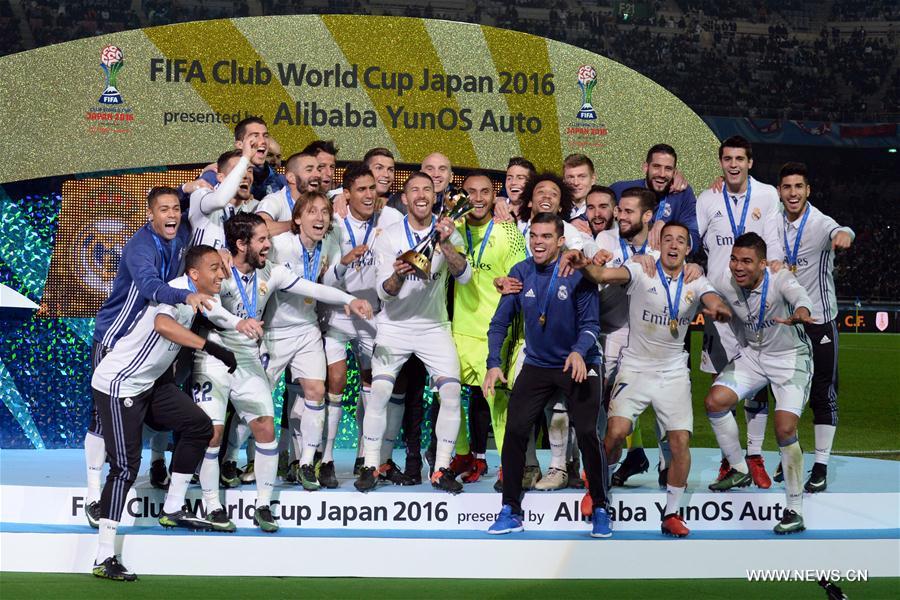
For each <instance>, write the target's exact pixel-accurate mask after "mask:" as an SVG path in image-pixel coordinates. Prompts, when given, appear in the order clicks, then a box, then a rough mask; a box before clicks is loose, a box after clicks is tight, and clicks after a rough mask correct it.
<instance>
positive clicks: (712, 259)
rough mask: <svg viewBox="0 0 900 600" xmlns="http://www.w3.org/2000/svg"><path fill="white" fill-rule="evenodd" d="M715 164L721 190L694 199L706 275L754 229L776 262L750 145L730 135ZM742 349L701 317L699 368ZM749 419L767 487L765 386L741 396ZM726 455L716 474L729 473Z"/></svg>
mask: <svg viewBox="0 0 900 600" xmlns="http://www.w3.org/2000/svg"><path fill="white" fill-rule="evenodd" d="M719 165H720V166H721V168H722V175H723V186H722V188H721V190H719V191H715V190H713V189H708V190H704V191H703V192H702V193H701V194H700V196H699V197H698V198H697V226H698V228H699V232H700V237H701V238H702V240H703V247H704V249H705V250H706V255H707V269H706V271H707V274H708V277H709V280H710V281H712V282H713V283H714V284H715V282H716V281H717V280H719V279H721V278H722V277H727V276H729V270H728V265H729V260H730V255H731V246H732V245H733V244H734V240H735V239H736V238H738V237H739V236H741V235H743V234H744V233H748V232H754V233H756V234H758V235H759V236H760V237H762V239H763V240H764V241H765V242H766V247H767V248H768V256H767V257H766V258H767V259H768V262H769V265H770V266H777V265H778V264H780V261H781V259H782V258H783V256H782V253H781V250H780V248H781V211H780V210H779V201H778V191H777V190H776V189H775V188H774V187H772V186H771V185H767V184H765V183H762V182H760V181H758V180H756V179H754V178H753V177H751V176H750V169H751V168H752V167H753V147H752V145H751V144H750V142H749V141H747V140H746V139H745V138H743V137H741V136H732V137H730V138H728V139H726V140H725V141H723V142H722V143H721V144H720V145H719ZM739 352H740V346H739V344H738V342H737V340H736V339H735V336H734V333H733V332H732V330H731V327H729V326H728V325H723V324H722V323H715V322H704V326H703V354H702V357H701V360H700V369H701V370H703V371H705V372H707V373H721V372H722V369H724V368H725V365H726V364H727V363H728V362H729V361H730V360H732V359H734V357H735V356H736V355H737V354H738V353H739ZM744 400H745V402H744V416H745V418H746V420H747V458H748V460H747V464H749V465H750V474H751V476H752V477H753V482H754V483H755V484H756V485H757V486H758V487H761V488H768V487H770V486H771V485H772V481H771V479H770V478H769V475H768V473H766V467H765V462H764V460H763V456H762V444H763V440H764V439H765V434H766V424H767V422H768V416H769V404H768V390H766V389H761V390H759V391H758V394H757V396H756V397H755V398H752V399H751V398H746V399H744ZM728 469H729V464H728V462H727V459H726V458H725V457H723V458H722V465H721V466H720V468H719V477H720V478H721V477H724V476H725V474H726V473H727V472H728Z"/></svg>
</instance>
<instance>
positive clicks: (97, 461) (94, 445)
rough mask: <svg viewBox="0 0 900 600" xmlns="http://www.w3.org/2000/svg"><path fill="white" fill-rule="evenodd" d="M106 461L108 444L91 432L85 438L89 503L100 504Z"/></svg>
mask: <svg viewBox="0 0 900 600" xmlns="http://www.w3.org/2000/svg"><path fill="white" fill-rule="evenodd" d="M105 461H106V443H105V442H104V441H103V438H102V437H100V436H99V435H94V434H93V433H91V432H90V431H89V432H88V433H87V435H85V436H84V462H85V464H86V465H87V503H88V504H90V503H91V502H99V501H100V491H101V489H102V488H103V463H104V462H105Z"/></svg>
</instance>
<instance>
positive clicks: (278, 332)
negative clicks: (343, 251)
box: [264, 192, 371, 491]
mask: <svg viewBox="0 0 900 600" xmlns="http://www.w3.org/2000/svg"><path fill="white" fill-rule="evenodd" d="M331 218H332V207H331V202H330V201H329V200H328V198H327V197H326V195H325V193H324V192H307V193H305V194H303V195H302V196H300V197H299V198H298V199H297V203H296V205H295V206H294V229H293V231H292V232H291V233H282V234H281V235H277V236H275V237H274V238H272V252H271V254H272V255H271V259H272V261H274V262H277V263H281V264H283V265H284V266H285V267H287V268H288V269H290V270H291V271H292V272H293V273H294V274H295V275H297V276H299V277H302V278H303V279H304V280H306V281H309V282H316V281H318V280H319V279H320V277H321V275H322V273H324V272H326V271H329V270H330V269H331V268H332V265H331V263H330V260H332V257H334V256H335V255H336V254H337V253H339V252H340V250H339V249H338V244H339V241H338V240H337V239H336V238H335V236H333V235H328V234H329V232H330V230H331ZM329 289H330V295H331V296H332V298H331V300H329V301H328V302H329V303H331V304H336V305H340V306H342V307H343V306H349V307H350V308H352V309H353V311H354V313H355V314H356V315H357V316H361V317H362V318H369V317H371V308H370V306H369V304H368V301H366V300H358V299H356V298H355V297H354V296H352V295H350V294H347V293H346V292H343V291H340V290H338V289H335V288H331V287H330V286H329ZM264 314H265V323H266V326H265V337H264V341H265V346H266V352H267V355H264V359H265V362H267V366H266V372H267V373H268V375H269V379H270V380H271V381H272V382H275V381H278V378H279V377H281V374H282V372H284V371H285V368H286V367H288V366H290V374H291V377H292V381H290V383H295V384H299V385H300V387H301V388H302V390H303V402H299V401H298V399H294V403H293V406H292V407H291V408H290V413H289V414H290V417H289V420H290V430H291V435H292V438H293V441H294V450H295V455H296V456H297V459H298V463H297V465H296V468H295V473H294V474H295V477H294V479H295V480H296V481H298V482H299V483H300V484H301V485H302V486H303V488H304V489H306V490H310V491H313V490H317V489H319V488H320V487H321V484H320V482H319V478H318V475H317V473H316V468H315V463H314V460H313V458H314V456H315V453H316V448H317V447H318V445H319V443H320V441H321V439H322V432H323V430H324V426H325V418H326V415H325V375H326V365H325V349H324V346H323V344H322V332H321V329H320V328H319V319H318V315H317V313H316V304H315V301H314V298H311V297H301V296H297V295H296V294H291V293H286V292H276V293H275V297H274V299H273V300H272V302H271V303H270V304H269V305H268V307H267V308H266V312H265V313H264ZM282 433H283V432H282ZM332 476H333V474H332ZM335 487H336V486H335Z"/></svg>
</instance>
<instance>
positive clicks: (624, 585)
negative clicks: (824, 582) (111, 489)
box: [0, 573, 900, 600]
mask: <svg viewBox="0 0 900 600" xmlns="http://www.w3.org/2000/svg"><path fill="white" fill-rule="evenodd" d="M838 585H840V587H841V590H842V591H843V592H844V593H845V594H847V595H848V596H849V597H850V598H897V597H898V596H900V580H898V579H870V580H869V581H866V582H854V583H849V582H842V583H839V584H838ZM607 594H608V596H605V597H610V598H616V599H617V600H627V599H630V598H634V599H639V600H647V599H648V598H703V599H704V600H715V599H723V600H734V599H735V598H741V600H754V599H760V600H763V599H765V600H771V599H772V598H791V599H792V600H803V599H805V598H814V599H816V600H823V599H824V598H826V595H825V591H824V590H823V589H822V588H821V587H819V585H818V584H816V583H813V582H791V583H778V582H766V583H760V582H748V581H743V580H739V579H719V580H685V579H674V580H661V579H655V580H654V579H650V580H642V581H625V580H608V581H602V580H586V581H565V580H557V581H552V580H551V581H546V580H539V581H529V580H522V579H515V580H496V579H490V580H488V579H466V580H458V579H418V580H417V579H348V578H331V579H325V578H282V577H162V576H146V577H141V579H140V580H139V581H137V582H134V583H120V582H113V581H103V580H99V579H95V578H94V577H93V576H91V575H64V574H31V573H3V574H2V575H0V596H2V597H3V598H4V599H5V600H12V599H15V598H66V599H70V598H90V599H91V600H101V599H103V598H129V600H130V599H135V600H137V599H139V598H148V599H151V600H158V599H159V598H166V597H168V598H206V597H215V598H267V599H268V598H271V599H275V598H304V599H312V598H329V599H335V598H352V599H354V600H355V599H357V598H379V599H380V598H409V599H416V600H421V599H425V598H440V599H441V600H450V599H454V598H478V599H479V600H487V599H493V598H497V599H501V598H510V599H515V600H519V599H522V598H547V597H554V598H581V599H587V598H597V597H599V595H607Z"/></svg>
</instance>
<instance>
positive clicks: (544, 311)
mask: <svg viewBox="0 0 900 600" xmlns="http://www.w3.org/2000/svg"><path fill="white" fill-rule="evenodd" d="M559 261H560V259H559V258H557V259H556V265H554V266H553V275H551V276H550V285H549V286H548V287H547V294H546V295H545V296H544V301H543V302H541V316H540V319H539V320H540V323H541V326H544V325H546V323H547V308H548V307H549V306H550V296H552V295H553V293H554V292H555V290H556V278H557V277H559Z"/></svg>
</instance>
